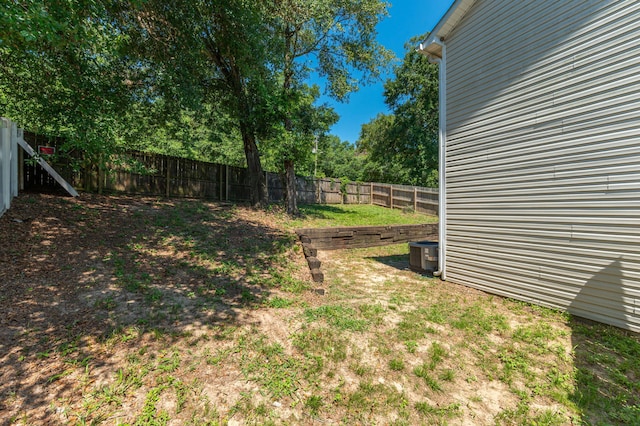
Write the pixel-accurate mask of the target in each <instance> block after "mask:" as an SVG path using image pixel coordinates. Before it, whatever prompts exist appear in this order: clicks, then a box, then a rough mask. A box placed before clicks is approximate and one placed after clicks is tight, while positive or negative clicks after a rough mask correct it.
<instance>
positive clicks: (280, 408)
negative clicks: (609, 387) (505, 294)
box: [0, 194, 637, 425]
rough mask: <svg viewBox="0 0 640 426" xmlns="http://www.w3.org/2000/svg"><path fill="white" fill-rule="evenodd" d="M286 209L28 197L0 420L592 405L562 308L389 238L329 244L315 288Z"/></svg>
mask: <svg viewBox="0 0 640 426" xmlns="http://www.w3.org/2000/svg"><path fill="white" fill-rule="evenodd" d="M284 223H285V219H284V218H283V217H282V215H279V214H277V213H272V212H270V213H265V212H259V211H255V210H252V209H249V208H245V207H241V206H232V205H224V204H216V203H202V202H197V201H193V200H191V201H190V200H178V199H158V198H153V197H129V196H100V195H91V194H82V195H81V197H80V198H78V199H72V198H68V197H60V196H55V195H44V194H23V195H21V196H20V197H19V198H17V199H16V200H15V201H14V203H13V205H12V207H11V209H10V210H9V211H8V212H6V213H5V214H4V216H3V217H1V218H0V424H90V423H91V424H149V425H151V424H171V425H181V424H211V425H215V424H229V425H239V424H392V423H393V424H445V423H446V424H459V425H464V424H479V425H483V424H496V423H499V422H498V420H500V419H502V420H500V421H501V422H502V423H501V424H521V423H522V422H525V423H528V424H580V423H581V422H580V421H579V414H577V410H576V408H575V407H576V406H575V403H574V402H573V401H578V400H579V397H580V398H583V397H584V394H586V392H587V391H590V389H591V388H590V387H589V386H591V383H592V382H594V380H595V379H593V380H592V379H590V380H591V381H589V382H586V381H585V383H586V384H585V385H584V386H583V387H584V390H582V392H583V394H580V393H579V392H580V391H581V389H580V386H579V385H580V384H579V383H577V382H575V381H574V379H573V374H574V370H573V368H574V367H573V364H572V362H573V361H572V360H573V358H572V357H573V351H574V348H575V347H576V346H577V345H583V343H584V342H583V340H580V339H581V338H580V337H576V336H577V335H575V333H573V334H574V335H573V336H572V329H571V325H570V324H569V323H568V322H567V321H565V319H566V317H564V316H562V315H560V314H557V313H552V312H548V311H545V310H538V309H536V308H533V307H529V306H526V305H523V304H520V303H516V302H514V301H508V300H504V299H501V298H497V297H492V296H490V295H487V294H485V293H482V292H479V291H475V290H472V289H469V288H465V287H461V286H456V285H453V284H450V283H447V284H440V282H439V281H437V280H433V279H428V278H425V277H422V276H420V275H418V274H415V273H413V272H411V271H409V270H408V259H407V256H406V255H401V256H398V255H397V254H395V253H394V252H393V250H391V251H390V252H385V249H384V248H377V249H375V250H372V251H370V252H369V251H367V250H366V249H364V250H356V251H353V252H351V251H336V252H320V253H319V257H320V259H321V260H322V262H323V271H324V273H325V276H326V281H325V283H324V284H323V285H322V288H323V289H325V290H327V292H326V294H325V295H320V294H319V293H317V292H315V291H313V290H314V288H315V287H317V285H316V284H314V283H312V281H311V279H310V276H309V275H310V274H309V271H308V269H307V267H306V262H305V261H304V256H303V255H302V252H301V248H300V247H299V243H297V242H296V240H295V236H294V233H293V232H292V231H291V230H287V228H286V226H284ZM451 324H453V325H454V326H453V327H451ZM541 325H542V326H544V327H541ZM482 327H484V328H482ZM416 330H417V331H418V333H416ZM518 339H519V340H518ZM594 342H595V341H594ZM596 345H600V346H602V344H601V343H600V342H599V341H597V342H595V343H594V345H593V346H592V347H596ZM636 347H637V346H633V347H632V349H631V350H630V352H629V353H630V354H631V357H632V356H633V354H634V353H636V352H633V351H637V349H635V348H636ZM587 349H589V350H591V349H590V348H589V347H587ZM434 351H435V352H434ZM612 353H613V352H612ZM587 355H588V354H586V355H585V356H584V357H585V359H586V358H587ZM614 358H615V360H616V362H618V361H617V360H618V358H619V359H620V363H627V360H628V359H630V358H622V357H618V355H616V356H615V357H612V359H614ZM598 362H600V361H598ZM634 362H635V361H634ZM636 364H637V363H636ZM598 365H601V364H598ZM625 365H629V364H625ZM634 365H635V364H634ZM589 368H591V367H589ZM633 368H636V367H633ZM633 368H632V369H630V370H629V373H628V375H629V377H632V378H633V377H634V376H633V374H636V373H635V371H636V370H633ZM585 371H587V372H588V371H590V370H585ZM594 371H595V373H594V374H593V375H592V376H593V377H596V378H597V376H598V375H602V376H603V381H602V383H605V381H609V382H610V381H611V380H609V378H608V376H607V375H606V374H604V373H602V374H600V373H599V372H598V371H596V370H594ZM607 374H608V373H607ZM589 377H591V376H589ZM594 383H596V384H597V382H594ZM581 395H582V396H581ZM594 395H595V394H594ZM558 401H561V402H560V403H559V402H558ZM631 408H633V407H631ZM596 411H597V410H596ZM630 418H631V417H630ZM545 419H546V420H545ZM536 422H538V423H536ZM620 424H624V423H620Z"/></svg>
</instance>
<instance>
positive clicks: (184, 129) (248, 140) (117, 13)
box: [0, 0, 437, 213]
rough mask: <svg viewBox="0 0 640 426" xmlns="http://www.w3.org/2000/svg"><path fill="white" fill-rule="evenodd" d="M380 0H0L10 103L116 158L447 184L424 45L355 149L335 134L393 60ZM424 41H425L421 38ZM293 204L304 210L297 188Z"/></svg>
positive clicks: (1, 52)
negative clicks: (149, 156) (130, 154)
mask: <svg viewBox="0 0 640 426" xmlns="http://www.w3.org/2000/svg"><path fill="white" fill-rule="evenodd" d="M386 7H387V4H386V3H385V2H383V1H381V0H360V1H357V2H352V1H344V0H322V1H315V2H309V1H307V0H278V1H274V2H249V1H247V0H215V1H214V0H208V1H201V2H192V1H188V0H177V1H174V2H170V3H168V2H166V1H163V0H146V1H130V2H120V1H116V0H73V1H62V0H52V1H48V2H41V1H36V0H25V1H21V2H3V3H2V4H1V5H0V111H1V112H2V115H4V116H8V117H10V118H12V119H14V120H15V121H18V122H19V123H20V124H21V125H22V126H24V127H26V128H27V129H29V130H32V131H35V132H38V133H44V134H51V135H56V136H62V137H63V138H64V139H65V140H66V141H67V142H66V146H65V147H63V151H64V150H66V151H74V150H76V151H78V152H82V156H80V157H78V156H76V157H75V158H76V159H77V158H80V159H81V161H84V162H85V164H84V165H81V164H79V165H78V166H84V167H87V166H89V165H90V166H91V167H98V168H104V167H105V165H106V164H107V162H108V159H109V157H110V155H111V154H113V153H115V152H117V151H119V150H123V149H140V150H144V151H151V152H157V153H164V154H169V155H177V156H184V157H188V158H193V159H198V160H208V161H214V162H221V163H227V164H232V165H240V166H246V167H248V168H249V169H250V171H251V175H252V176H253V181H252V201H253V203H254V204H255V205H260V204H261V203H263V202H264V200H265V190H266V186H265V182H264V173H263V172H262V170H263V168H266V169H268V170H271V171H278V172H281V173H283V175H284V176H286V177H287V179H286V181H287V182H291V177H292V176H293V174H294V173H298V174H303V175H309V176H311V175H315V176H320V177H322V176H331V177H339V178H340V177H344V178H347V179H349V180H372V181H383V182H394V183H411V184H421V185H429V184H433V183H434V182H435V179H436V176H435V175H434V173H433V170H434V168H435V165H436V160H437V158H436V152H437V147H436V146H435V145H434V143H433V142H434V140H435V131H436V130H435V129H436V128H437V116H436V115H435V114H434V110H435V108H437V75H436V71H435V68H434V66H433V65H430V64H428V63H427V62H426V60H425V59H424V58H422V57H421V56H419V55H418V54H416V53H415V52H413V50H410V51H409V53H407V55H406V56H405V59H404V62H403V64H402V65H401V66H398V67H396V69H395V78H394V79H392V80H389V81H387V83H386V84H385V98H386V102H387V104H388V105H389V107H390V108H391V110H392V111H393V114H392V115H390V116H385V115H381V116H379V117H377V118H376V119H375V120H373V121H372V122H371V123H369V124H367V125H365V126H364V127H363V129H362V135H361V138H360V140H359V141H358V145H357V149H356V147H354V146H352V145H350V144H348V143H347V142H343V141H341V140H340V139H339V138H337V137H336V136H333V135H329V134H328V133H329V129H330V127H331V125H333V124H334V123H335V122H336V121H337V119H338V116H337V114H336V113H335V112H334V111H333V110H332V109H331V108H329V107H328V106H326V105H319V104H318V98H319V96H320V93H321V88H320V87H317V86H310V85H308V84H307V81H308V80H309V78H310V77H311V76H312V75H317V76H320V77H321V78H324V82H325V83H326V84H325V87H323V88H322V90H323V91H324V93H325V94H328V95H330V96H332V97H333V98H335V99H337V100H340V101H344V100H347V99H348V96H349V93H350V92H352V91H354V90H357V88H358V86H359V85H361V84H367V83H369V82H372V81H375V80H376V79H378V78H379V76H380V74H381V72H382V71H383V70H384V67H385V66H386V64H387V63H388V61H389V59H390V54H389V52H388V51H387V50H386V49H384V48H383V47H382V46H381V45H379V44H378V43H377V41H376V30H375V27H376V25H377V23H378V22H379V21H380V20H381V19H382V18H383V17H384V16H385V15H386V13H387V12H386ZM408 46H413V41H412V42H411V43H410V44H409V45H408ZM287 193H288V197H287V198H288V203H287V208H288V211H289V212H290V213H295V212H296V211H297V206H296V205H295V186H294V185H288V188H287Z"/></svg>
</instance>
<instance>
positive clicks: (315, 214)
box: [300, 204, 351, 219]
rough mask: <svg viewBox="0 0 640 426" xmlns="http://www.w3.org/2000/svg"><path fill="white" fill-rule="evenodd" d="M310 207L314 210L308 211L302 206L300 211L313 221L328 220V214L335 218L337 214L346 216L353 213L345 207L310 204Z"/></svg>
mask: <svg viewBox="0 0 640 426" xmlns="http://www.w3.org/2000/svg"><path fill="white" fill-rule="evenodd" d="M309 206H310V207H312V208H308V209H307V208H305V207H306V205H302V206H300V211H301V213H302V215H303V216H304V217H309V218H313V219H328V218H329V217H330V216H328V215H327V214H326V213H331V215H333V216H334V215H336V214H341V215H344V214H350V213H351V212H350V211H348V209H345V208H344V206H343V208H339V207H336V206H332V205H330V204H310V205H309Z"/></svg>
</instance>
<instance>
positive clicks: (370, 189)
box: [369, 182, 373, 204]
mask: <svg viewBox="0 0 640 426" xmlns="http://www.w3.org/2000/svg"><path fill="white" fill-rule="evenodd" d="M369 204H373V182H369Z"/></svg>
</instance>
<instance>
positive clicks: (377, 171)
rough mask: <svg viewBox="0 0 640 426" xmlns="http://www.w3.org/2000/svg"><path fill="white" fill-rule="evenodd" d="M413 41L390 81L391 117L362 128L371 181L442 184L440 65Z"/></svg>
mask: <svg viewBox="0 0 640 426" xmlns="http://www.w3.org/2000/svg"><path fill="white" fill-rule="evenodd" d="M423 39H424V37H423V36H419V37H415V38H412V39H411V40H410V41H409V42H408V43H407V44H406V45H405V48H406V50H407V53H406V54H405V56H404V59H403V62H402V64H401V65H399V66H397V67H395V69H394V74H395V75H394V77H393V78H391V79H389V80H387V82H386V83H385V86H384V87H385V90H384V97H385V103H386V104H387V105H388V107H389V109H390V110H391V111H392V114H391V115H379V116H378V117H376V118H375V119H374V120H372V121H371V122H370V123H368V124H366V125H364V126H363V128H362V132H361V136H360V138H359V140H358V143H357V144H358V150H359V151H360V152H362V153H364V154H366V158H367V159H366V162H365V173H366V179H367V180H373V181H381V182H389V183H402V184H408V185H420V186H437V182H438V181H437V170H438V67H437V65H435V64H431V63H429V61H428V59H427V58H426V57H424V56H423V55H420V54H419V53H417V52H416V51H415V45H416V43H417V42H418V41H419V40H423Z"/></svg>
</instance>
